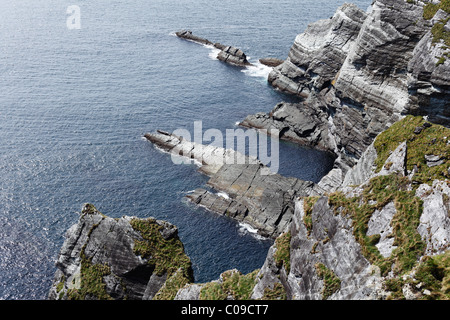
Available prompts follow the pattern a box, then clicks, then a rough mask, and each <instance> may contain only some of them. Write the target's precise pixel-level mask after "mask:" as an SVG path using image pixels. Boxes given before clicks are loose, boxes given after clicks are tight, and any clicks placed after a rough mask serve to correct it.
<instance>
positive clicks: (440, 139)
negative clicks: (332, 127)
mask: <svg viewBox="0 0 450 320" xmlns="http://www.w3.org/2000/svg"><path fill="white" fill-rule="evenodd" d="M418 127H420V128H422V131H421V132H420V133H419V134H416V133H414V130H415V129H416V128H418ZM449 140H450V129H448V128H445V127H443V126H440V125H436V124H433V125H431V124H430V123H427V122H426V121H425V120H424V119H423V117H420V116H417V117H414V116H406V117H405V118H404V119H402V120H401V121H398V122H396V123H394V124H393V125H392V126H391V127H390V128H389V129H387V130H386V131H384V132H382V133H381V134H380V135H379V136H378V137H377V138H376V139H375V141H374V146H375V149H376V151H377V154H378V158H377V159H376V161H375V164H376V166H377V171H380V170H381V168H382V167H383V165H384V163H385V161H386V160H387V158H388V157H389V155H390V153H391V152H393V151H394V150H395V149H396V148H397V147H398V145H399V144H400V143H402V142H404V141H407V147H408V152H407V159H406V167H407V169H408V170H413V169H414V167H416V168H417V172H416V173H415V174H414V176H413V178H412V180H413V181H414V182H415V183H416V184H419V183H428V184H431V183H432V181H433V180H434V179H440V180H442V179H445V178H448V177H449V173H448V171H447V168H448V167H450V157H449V156H448V155H449V154H450V144H448V143H447V141H449ZM425 155H437V156H440V157H441V158H442V159H444V162H443V163H442V164H441V165H437V166H433V167H428V166H427V161H426V159H425Z"/></svg>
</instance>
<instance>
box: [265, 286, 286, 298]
mask: <svg viewBox="0 0 450 320" xmlns="http://www.w3.org/2000/svg"><path fill="white" fill-rule="evenodd" d="M286 299H287V296H286V289H284V287H283V285H282V284H281V283H278V282H277V283H275V284H274V285H273V288H272V289H270V288H265V289H264V295H263V297H262V298H261V300H286Z"/></svg>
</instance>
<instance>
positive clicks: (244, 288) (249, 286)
mask: <svg viewBox="0 0 450 320" xmlns="http://www.w3.org/2000/svg"><path fill="white" fill-rule="evenodd" d="M258 272H259V269H257V270H254V271H253V272H251V273H249V274H247V275H243V274H242V273H241V272H239V271H235V270H229V271H225V272H224V273H222V275H221V278H222V282H218V281H212V282H208V283H207V284H205V285H204V286H203V288H202V289H201V291H200V300H225V299H226V298H227V297H228V296H231V297H233V299H236V300H248V299H250V296H251V294H252V291H253V288H254V287H255V284H256V282H255V279H256V275H257V274H258Z"/></svg>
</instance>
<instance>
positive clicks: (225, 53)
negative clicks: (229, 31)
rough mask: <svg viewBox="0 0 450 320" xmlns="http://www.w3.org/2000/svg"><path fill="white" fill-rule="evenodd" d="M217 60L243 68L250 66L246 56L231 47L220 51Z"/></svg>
mask: <svg viewBox="0 0 450 320" xmlns="http://www.w3.org/2000/svg"><path fill="white" fill-rule="evenodd" d="M217 59H219V60H220V61H223V62H227V63H229V64H232V65H235V66H241V67H245V66H250V65H251V63H250V62H248V61H247V56H246V55H245V53H244V52H242V50H241V49H238V48H235V47H231V46H227V47H225V48H224V49H223V50H221V51H220V52H219V54H218V55H217Z"/></svg>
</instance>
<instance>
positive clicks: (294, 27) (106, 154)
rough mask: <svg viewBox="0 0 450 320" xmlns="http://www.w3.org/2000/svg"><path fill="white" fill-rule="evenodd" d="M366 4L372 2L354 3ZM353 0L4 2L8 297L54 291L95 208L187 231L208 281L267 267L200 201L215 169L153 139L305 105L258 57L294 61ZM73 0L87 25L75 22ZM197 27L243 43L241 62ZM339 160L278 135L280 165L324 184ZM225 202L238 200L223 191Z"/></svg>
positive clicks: (0, 92)
mask: <svg viewBox="0 0 450 320" xmlns="http://www.w3.org/2000/svg"><path fill="white" fill-rule="evenodd" d="M353 2H354V3H355V4H357V5H358V6H359V7H360V8H362V9H366V8H367V7H368V6H369V4H370V2H371V0H357V1H353ZM343 3H344V0H333V1H329V0H301V1H298V0H277V1H269V0H255V1H238V0H226V1H220V2H219V1H208V0H179V1H167V0H151V1H148V0H133V1H131V0H121V1H119V0H97V1H84V0H70V1H69V0H42V1H35V0H21V1H6V0H0V299H45V298H46V297H47V293H48V290H49V288H50V285H51V282H52V278H53V275H54V272H55V270H56V269H55V268H56V267H55V259H56V258H57V255H58V252H59V249H60V247H61V245H62V243H63V241H64V234H65V232H66V230H67V229H68V228H69V227H70V226H72V225H73V224H75V223H77V221H78V218H79V215H78V212H79V211H80V209H81V206H82V204H83V203H86V202H90V203H93V204H94V205H95V206H96V207H97V208H98V209H99V210H100V211H101V212H102V213H104V214H106V215H108V216H111V217H120V216H123V215H130V216H137V217H149V216H152V217H156V218H158V219H163V220H167V221H169V222H171V223H173V224H175V225H176V226H177V227H178V228H179V236H180V238H181V240H182V241H183V243H184V245H185V249H186V252H187V254H188V255H189V257H190V258H191V260H192V264H193V268H194V276H195V280H196V281H197V282H205V281H210V280H214V279H217V278H218V276H219V275H220V273H221V272H223V271H225V270H228V269H232V268H237V269H239V270H240V271H241V272H243V273H248V272H251V271H253V270H254V269H256V268H259V267H261V266H262V264H263V263H264V259H265V258H266V255H267V250H268V248H269V247H270V245H271V244H272V243H273V242H272V241H271V240H267V239H263V238H261V237H258V236H256V235H255V230H253V229H252V228H251V227H250V226H247V225H242V224H241V225H239V224H238V223H236V222H235V221H233V220H230V219H228V218H225V217H222V216H218V215H217V214H214V213H212V212H208V211H206V210H204V209H202V208H198V207H196V206H194V205H192V204H190V203H188V202H187V201H186V200H185V198H184V196H185V194H186V193H187V192H189V191H190V190H193V189H195V188H198V187H204V186H205V184H206V182H207V180H208V177H206V176H204V175H202V174H201V173H199V172H198V171H197V169H198V167H197V166H195V165H175V164H173V163H172V161H171V158H170V156H168V155H167V154H164V153H162V152H160V151H158V150H157V149H156V148H154V147H153V146H152V145H151V144H150V143H149V142H148V141H146V140H145V139H144V138H143V135H144V133H146V132H149V131H155V130H156V129H162V130H166V131H172V130H175V129H178V128H186V129H188V130H191V129H192V128H193V123H194V121H202V124H203V127H204V129H205V130H206V129H208V128H217V129H219V130H223V131H224V130H226V129H228V128H236V123H239V121H242V120H243V119H244V118H245V117H246V116H247V115H248V114H253V113H256V112H269V111H270V110H271V109H272V108H273V107H274V106H275V105H276V104H277V103H279V102H281V101H295V98H293V97H289V96H286V95H283V94H282V93H280V92H278V91H276V90H274V89H273V88H271V87H270V86H269V85H268V84H267V74H268V72H269V71H270V69H269V68H267V67H265V66H263V65H261V64H259V63H258V59H259V58H264V57H276V58H280V59H285V58H286V57H287V54H288V52H289V49H290V47H291V45H292V43H293V41H294V39H295V36H296V35H297V34H299V33H301V32H303V31H304V30H305V28H306V26H307V25H308V24H309V23H311V22H314V21H316V20H318V19H327V18H329V17H331V16H332V15H333V13H334V12H335V10H336V8H337V7H338V6H340V5H341V4H343ZM69 6H77V7H78V8H79V28H68V25H67V20H68V18H70V14H69V13H68V11H67V8H68V7H69ZM181 29H190V30H192V31H193V32H194V34H196V35H198V36H201V37H204V38H207V39H209V40H211V41H213V42H221V43H223V44H229V45H233V46H236V47H238V48H240V49H242V50H243V51H244V52H245V53H246V54H247V55H248V56H249V59H250V62H252V63H254V64H255V66H254V67H251V68H247V69H241V68H236V67H231V66H229V65H227V64H225V63H223V62H221V61H218V60H217V59H216V58H215V55H216V52H214V50H213V49H212V48H209V47H205V46H202V45H198V44H195V43H192V42H188V41H184V40H181V39H179V38H177V37H175V36H174V32H175V31H178V30H181ZM331 165H332V158H330V157H329V156H328V155H326V154H324V153H322V152H319V151H316V150H311V149H307V148H302V147H299V146H296V145H294V144H292V143H287V142H281V143H280V168H279V171H278V172H279V173H280V174H283V175H286V176H294V177H298V178H301V179H305V180H312V181H316V182H317V181H319V180H320V178H321V177H322V176H323V175H325V174H326V173H327V172H328V171H329V170H330V169H331ZM222 196H227V195H226V194H222Z"/></svg>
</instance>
